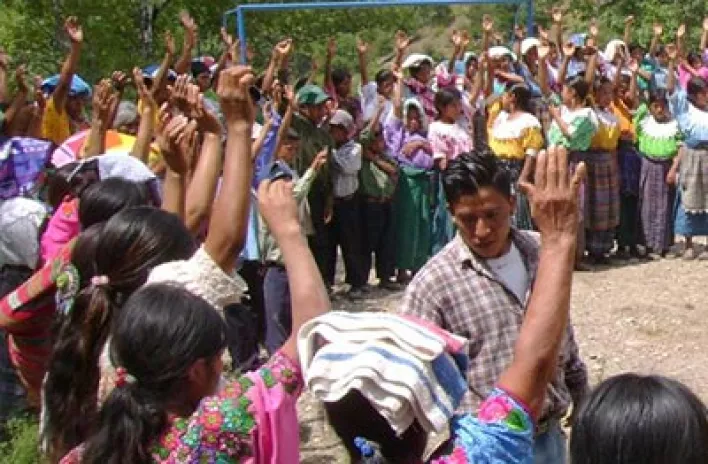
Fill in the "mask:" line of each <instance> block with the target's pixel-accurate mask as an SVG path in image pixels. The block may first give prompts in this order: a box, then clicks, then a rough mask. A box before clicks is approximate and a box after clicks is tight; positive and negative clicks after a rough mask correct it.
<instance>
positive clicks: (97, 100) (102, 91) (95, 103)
mask: <svg viewBox="0 0 708 464" xmlns="http://www.w3.org/2000/svg"><path fill="white" fill-rule="evenodd" d="M117 100H118V95H117V94H116V93H115V92H113V85H112V84H111V81H110V80H109V79H103V80H102V81H101V82H99V83H98V84H97V85H96V86H94V88H93V99H92V108H93V114H94V115H97V116H98V118H99V119H100V120H101V121H102V122H103V123H104V127H107V126H108V123H109V121H108V118H109V117H110V115H111V110H112V109H113V106H114V105H115V104H116V102H117Z"/></svg>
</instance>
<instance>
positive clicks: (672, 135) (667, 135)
mask: <svg viewBox="0 0 708 464" xmlns="http://www.w3.org/2000/svg"><path fill="white" fill-rule="evenodd" d="M634 127H635V128H636V130H637V147H638V148H639V152H640V153H641V154H642V155H643V156H645V157H647V158H650V159H653V160H668V159H671V158H673V157H674V156H676V153H678V149H679V147H680V146H681V143H682V135H681V131H679V127H678V121H676V120H675V119H672V120H670V121H668V122H658V121H657V120H656V119H654V116H652V115H651V113H649V109H648V108H647V106H646V105H642V106H640V107H639V109H638V110H637V114H636V115H635V116H634Z"/></svg>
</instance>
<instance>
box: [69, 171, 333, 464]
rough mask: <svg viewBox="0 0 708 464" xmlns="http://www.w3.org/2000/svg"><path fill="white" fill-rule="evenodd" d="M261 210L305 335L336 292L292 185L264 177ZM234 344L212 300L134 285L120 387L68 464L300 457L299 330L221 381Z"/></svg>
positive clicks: (115, 353)
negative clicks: (322, 270)
mask: <svg viewBox="0 0 708 464" xmlns="http://www.w3.org/2000/svg"><path fill="white" fill-rule="evenodd" d="M259 210H260V212H261V214H262V216H263V217H264V219H265V220H266V222H267V223H268V227H269V228H270V230H271V232H272V233H273V235H274V237H275V238H276V240H277V242H278V244H279V245H280V247H281V249H282V251H283V256H284V259H285V266H286V269H287V273H288V279H289V283H290V286H291V298H292V309H293V315H292V317H293V331H292V333H293V334H297V333H298V330H299V328H300V326H301V325H302V324H304V323H305V322H307V321H308V320H309V319H311V318H312V317H315V316H317V315H319V314H322V313H324V312H326V311H327V310H328V309H329V300H328V297H327V292H326V290H325V288H324V284H323V282H322V279H321V278H320V275H319V272H318V270H317V265H316V264H315V261H314V259H313V258H312V255H311V254H310V251H309V248H308V246H307V242H306V240H305V237H304V235H303V234H302V232H301V230H300V225H299V223H298V219H297V208H296V206H295V202H294V200H293V195H292V184H291V183H290V182H285V181H276V182H273V183H271V182H269V181H263V182H262V183H261V186H260V188H259ZM225 346H226V339H225V326H224V323H223V320H222V319H221V317H220V316H219V314H218V313H217V312H216V311H214V310H213V308H212V307H211V305H210V304H209V303H207V302H206V301H205V300H203V299H201V298H199V297H197V296H195V295H193V294H192V293H190V292H188V291H185V290H183V289H180V288H178V287H176V286H173V285H169V284H168V285H166V284H149V285H147V286H145V287H143V288H142V289H140V290H138V291H137V292H135V293H134V294H133V295H132V296H131V297H130V298H129V299H128V301H127V302H126V304H125V306H124V307H123V309H122V310H121V311H120V312H119V314H118V315H117V317H116V319H115V320H114V325H113V330H112V333H111V355H112V359H113V360H114V361H115V362H116V364H117V365H118V366H119V367H118V369H117V380H116V388H115V389H114V390H113V392H112V393H111V394H110V396H109V397H108V399H107V400H106V402H105V403H104V405H103V407H102V409H101V411H100V414H99V419H98V424H97V426H96V428H95V430H94V433H93V434H92V435H90V436H89V438H88V439H87V440H86V442H85V443H84V444H83V445H81V446H80V447H78V448H76V449H74V450H72V451H71V452H70V453H69V454H68V455H67V456H65V457H64V458H63V459H62V461H61V462H62V464H78V463H96V464H97V463H106V462H131V463H150V462H160V463H184V462H246V463H272V464H276V463H277V464H288V463H297V462H299V455H298V449H299V443H300V441H299V436H298V423H297V414H296V409H295V403H296V401H297V398H298V396H299V393H300V390H301V387H302V383H303V382H302V376H301V374H300V368H299V365H298V363H297V361H295V360H297V359H298V355H297V354H298V353H297V345H296V340H295V338H294V336H291V337H290V339H288V340H287V341H286V343H285V345H283V347H282V348H281V349H280V351H279V352H277V353H276V354H275V355H273V357H272V358H271V359H270V361H269V362H268V363H267V364H266V365H265V366H264V367H262V368H260V369H259V370H257V371H255V372H249V373H247V374H244V375H241V376H238V377H236V378H235V379H232V380H229V381H227V382H226V383H225V384H224V385H221V386H219V379H220V378H221V372H222V368H223V365H222V362H221V354H222V352H223V350H224V347H225Z"/></svg>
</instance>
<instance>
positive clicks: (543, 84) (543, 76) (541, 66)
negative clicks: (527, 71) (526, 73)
mask: <svg viewBox="0 0 708 464" xmlns="http://www.w3.org/2000/svg"><path fill="white" fill-rule="evenodd" d="M550 52H551V47H549V46H548V45H541V46H540V47H538V85H539V87H540V88H541V95H543V96H544V97H547V96H548V95H550V94H551V86H550V85H549V84H548V54H549V53H550Z"/></svg>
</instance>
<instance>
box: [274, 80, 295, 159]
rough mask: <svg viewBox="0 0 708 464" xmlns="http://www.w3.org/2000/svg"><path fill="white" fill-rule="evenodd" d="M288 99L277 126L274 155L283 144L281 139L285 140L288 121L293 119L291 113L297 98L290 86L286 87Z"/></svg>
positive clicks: (288, 125)
mask: <svg viewBox="0 0 708 464" xmlns="http://www.w3.org/2000/svg"><path fill="white" fill-rule="evenodd" d="M285 97H286V98H287V99H288V107H287V109H286V110H285V114H284V115H283V120H282V121H280V127H279V128H278V135H277V136H276V139H275V150H274V153H275V154H276V156H277V155H278V152H279V151H280V147H281V146H282V145H283V140H285V134H287V133H288V129H290V123H291V122H292V121H293V113H294V112H295V106H296V105H297V98H296V97H295V91H294V90H293V89H292V87H287V88H286V96H285Z"/></svg>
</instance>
